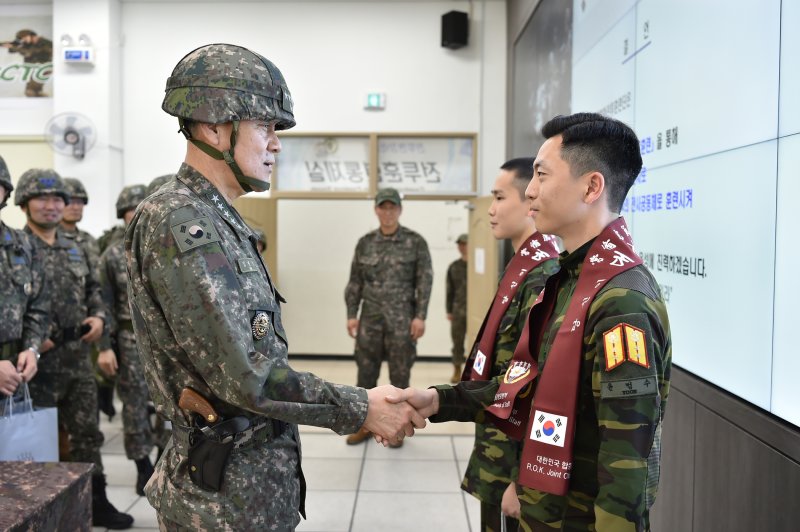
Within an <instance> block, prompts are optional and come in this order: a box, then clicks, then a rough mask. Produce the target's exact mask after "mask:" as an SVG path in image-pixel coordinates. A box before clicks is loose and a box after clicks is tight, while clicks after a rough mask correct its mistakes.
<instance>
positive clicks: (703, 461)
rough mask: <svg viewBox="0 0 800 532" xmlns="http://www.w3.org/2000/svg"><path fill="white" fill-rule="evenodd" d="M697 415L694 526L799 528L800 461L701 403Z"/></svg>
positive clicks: (748, 530)
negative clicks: (765, 442) (787, 455)
mask: <svg viewBox="0 0 800 532" xmlns="http://www.w3.org/2000/svg"><path fill="white" fill-rule="evenodd" d="M695 416H696V419H695V432H694V437H695V460H694V473H695V474H694V488H693V489H694V526H693V530H696V531H707V530H708V531H713V530H724V531H726V532H738V531H741V532H752V531H761V530H764V531H770V532H783V531H786V532H790V531H792V532H794V531H796V530H798V526H799V525H798V523H800V504H798V500H797V497H798V494H800V466H799V465H798V464H797V463H796V462H794V461H793V460H791V459H789V458H787V457H786V456H784V455H783V454H781V453H779V452H777V451H775V450H774V449H772V448H770V447H768V446H767V445H765V444H764V443H763V442H761V441H760V440H759V439H756V438H755V437H753V436H751V435H750V434H748V433H746V432H744V431H743V430H742V429H741V428H739V427H737V426H736V425H734V424H732V423H730V422H728V421H726V420H725V419H723V418H722V417H720V416H719V415H717V414H715V413H714V412H712V411H711V410H708V409H707V408H704V407H703V406H700V405H699V404H698V405H697V407H696V412H695ZM686 428H688V427H686ZM681 432H682V434H683V436H684V437H686V438H691V437H692V434H691V432H690V431H688V430H681ZM686 488H687V489H689V486H688V485H687V486H686ZM665 530H669V529H665Z"/></svg>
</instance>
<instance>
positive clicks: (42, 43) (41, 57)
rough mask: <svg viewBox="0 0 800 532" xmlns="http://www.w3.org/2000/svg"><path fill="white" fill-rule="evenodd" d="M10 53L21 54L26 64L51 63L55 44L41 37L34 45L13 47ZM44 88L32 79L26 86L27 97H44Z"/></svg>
mask: <svg viewBox="0 0 800 532" xmlns="http://www.w3.org/2000/svg"><path fill="white" fill-rule="evenodd" d="M8 51H9V52H10V53H17V54H21V55H22V59H23V61H24V62H25V63H33V64H41V63H50V62H51V61H52V60H53V42H52V41H51V40H49V39H45V38H44V37H42V36H39V40H38V41H37V42H35V43H33V44H20V45H18V46H12V47H10V48H9V49H8ZM43 88H44V84H43V83H39V82H38V81H34V80H33V79H30V80H28V82H27V83H26V84H25V96H43V94H42V89H43Z"/></svg>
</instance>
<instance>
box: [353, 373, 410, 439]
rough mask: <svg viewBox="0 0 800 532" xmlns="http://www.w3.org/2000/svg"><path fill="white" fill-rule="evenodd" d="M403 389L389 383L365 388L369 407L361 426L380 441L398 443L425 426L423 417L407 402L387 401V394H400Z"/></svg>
mask: <svg viewBox="0 0 800 532" xmlns="http://www.w3.org/2000/svg"><path fill="white" fill-rule="evenodd" d="M402 393H403V390H401V389H400V388H395V387H394V386H392V385H390V384H385V385H383V386H378V387H377V388H372V389H371V390H367V395H368V397H369V409H368V410H367V419H366V421H364V426H363V428H365V429H367V430H368V431H370V432H372V433H373V434H374V435H376V436H377V437H378V438H380V440H381V441H383V442H385V444H388V443H399V442H401V441H402V440H403V438H404V437H405V436H413V435H414V429H415V428H418V429H421V428H423V427H425V418H424V417H422V416H421V415H419V414H418V413H417V411H416V410H415V409H414V407H412V406H411V405H409V404H408V403H405V402H402V401H395V402H389V401H388V400H387V396H389V395H394V396H399V395H402Z"/></svg>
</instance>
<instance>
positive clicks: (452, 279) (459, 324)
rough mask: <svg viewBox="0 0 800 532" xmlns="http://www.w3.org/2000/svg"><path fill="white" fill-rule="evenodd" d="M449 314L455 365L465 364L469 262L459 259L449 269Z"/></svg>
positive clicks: (447, 303) (447, 305)
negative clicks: (451, 318)
mask: <svg viewBox="0 0 800 532" xmlns="http://www.w3.org/2000/svg"><path fill="white" fill-rule="evenodd" d="M446 297H447V299H446V304H445V306H446V308H447V313H448V314H452V315H453V321H451V322H450V337H451V338H452V339H453V351H452V354H453V364H455V365H457V366H461V365H462V364H464V338H465V337H466V336H467V261H465V260H464V259H458V260H455V261H453V262H452V263H451V264H450V266H448V267H447V296H446Z"/></svg>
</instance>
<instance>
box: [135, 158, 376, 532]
mask: <svg viewBox="0 0 800 532" xmlns="http://www.w3.org/2000/svg"><path fill="white" fill-rule="evenodd" d="M177 177H178V180H177V181H175V182H174V183H173V184H170V185H169V186H167V187H165V188H162V189H161V190H159V191H158V192H157V193H156V194H155V195H154V196H151V197H149V198H148V199H147V200H145V202H144V203H142V205H141V206H140V207H139V209H138V210H137V213H136V217H135V218H134V219H133V221H132V222H131V227H130V230H129V231H128V233H127V234H126V244H125V245H126V251H127V252H128V253H129V269H130V282H131V284H130V286H129V290H130V293H131V302H132V313H133V320H134V329H135V331H136V340H137V344H138V345H139V349H140V353H141V356H142V359H143V363H144V371H145V376H146V377H147V381H148V385H149V387H150V389H151V391H152V395H153V400H154V401H155V403H156V405H157V408H158V409H159V411H160V412H161V413H163V414H164V415H165V416H166V417H167V418H168V419H170V420H171V421H172V426H173V430H174V431H175V432H177V433H180V432H181V430H182V429H181V427H186V426H187V425H188V424H189V420H188V419H187V418H186V417H185V415H184V414H183V413H182V411H181V410H180V409H179V408H178V404H177V402H178V397H179V396H180V393H181V390H182V389H183V388H184V387H187V386H189V387H191V388H194V389H195V390H197V391H199V392H200V393H201V394H202V395H203V396H205V397H206V398H208V399H209V400H210V401H211V403H212V405H213V406H214V407H215V409H216V410H217V412H218V413H219V414H220V416H222V418H229V417H232V416H239V415H244V416H247V417H249V418H252V419H253V420H254V422H256V421H257V420H259V419H262V418H264V417H269V418H273V419H279V420H281V421H285V422H286V424H282V425H284V428H283V430H282V431H281V432H280V433H279V434H275V435H271V434H270V435H265V437H266V441H259V442H257V443H255V444H253V445H252V446H249V447H245V448H242V449H239V450H237V451H234V453H233V454H232V455H231V457H230V462H229V463H228V466H227V469H226V472H225V480H224V483H223V485H222V490H221V491H220V492H209V491H204V490H202V489H200V488H199V487H197V486H195V485H194V484H193V483H192V482H191V480H190V479H189V476H188V471H187V457H186V448H185V447H184V446H183V445H181V444H178V445H176V446H171V447H169V448H168V449H167V450H166V451H165V453H164V456H163V457H162V459H161V460H160V461H159V462H158V465H157V466H156V474H155V475H154V477H153V479H152V480H151V481H150V483H149V484H148V485H147V487H146V488H145V492H146V493H147V497H148V500H149V501H150V503H151V504H152V505H153V506H154V507H155V508H156V510H158V512H159V513H160V514H162V515H164V516H165V517H166V518H167V519H169V520H171V521H174V522H177V523H184V524H185V525H187V526H188V525H189V524H190V523H191V527H192V528H194V529H204V530H221V529H223V528H224V529H233V530H256V529H261V530H292V529H294V527H295V526H297V524H298V523H299V520H300V519H299V515H298V510H299V508H300V505H301V500H300V443H299V441H300V440H299V435H298V432H297V426H296V425H295V424H296V423H303V424H309V425H316V426H322V427H329V428H331V429H333V430H335V431H336V432H338V433H341V434H345V433H349V432H354V431H356V430H358V428H359V427H360V426H361V425H362V424H363V423H364V420H365V419H366V414H367V395H366V391H365V390H362V389H358V388H353V387H350V386H340V385H335V384H331V383H328V382H326V381H323V380H322V379H319V378H317V377H315V376H314V375H312V374H310V373H298V372H295V371H293V370H292V369H291V368H290V367H289V363H288V356H287V345H288V344H287V340H286V333H285V331H284V329H283V326H282V324H281V313H280V303H279V302H280V301H281V298H280V295H279V294H278V292H277V291H276V290H275V287H274V286H273V285H272V282H271V280H270V276H269V273H268V271H267V268H266V265H265V264H264V262H263V261H262V260H261V258H260V256H259V254H258V252H257V251H256V249H255V242H254V241H255V236H254V235H253V234H252V232H251V231H250V230H249V229H248V228H247V226H246V225H245V223H244V221H243V220H242V219H241V217H240V216H239V214H238V213H237V212H236V210H235V209H234V208H233V207H232V206H231V205H230V204H228V203H227V202H226V201H225V199H224V198H223V197H222V195H221V194H220V193H219V192H218V191H217V190H216V189H215V188H214V187H213V186H212V185H211V183H210V182H208V181H207V180H206V179H205V178H204V177H203V176H202V175H200V174H199V173H198V172H197V171H195V170H194V169H193V168H191V167H189V166H187V165H183V166H182V167H181V169H180V171H179V172H178V175H177ZM257 313H266V316H268V330H267V332H266V335H265V336H263V337H262V338H260V339H257V338H256V336H260V334H259V335H255V333H254V332H253V331H252V330H251V321H252V320H253V319H254V318H255V316H256V314H257ZM279 426H280V425H279ZM267 432H269V431H267Z"/></svg>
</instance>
